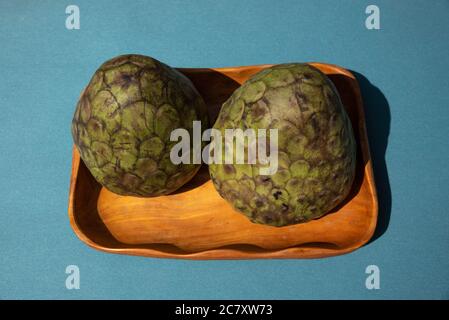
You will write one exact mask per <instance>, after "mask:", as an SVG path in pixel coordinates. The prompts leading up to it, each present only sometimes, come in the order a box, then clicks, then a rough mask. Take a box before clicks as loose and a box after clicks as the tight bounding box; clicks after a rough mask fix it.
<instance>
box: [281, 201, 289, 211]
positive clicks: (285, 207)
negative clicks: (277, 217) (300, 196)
mask: <svg viewBox="0 0 449 320" xmlns="http://www.w3.org/2000/svg"><path fill="white" fill-rule="evenodd" d="M287 210H288V205H286V204H285V203H283V204H282V211H283V212H285V211H287Z"/></svg>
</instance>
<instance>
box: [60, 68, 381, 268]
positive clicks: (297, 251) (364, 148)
mask: <svg viewBox="0 0 449 320" xmlns="http://www.w3.org/2000/svg"><path fill="white" fill-rule="evenodd" d="M307 63H308V64H310V65H312V66H315V67H317V66H319V67H320V68H322V69H327V70H328V71H332V72H333V73H335V74H343V75H345V76H347V77H348V78H351V79H352V85H353V89H354V90H355V92H356V100H357V110H358V113H359V122H358V124H357V126H358V127H357V130H359V134H360V147H361V153H362V157H363V159H364V162H365V168H364V177H365V178H366V179H367V182H368V187H369V189H370V192H371V193H370V194H371V202H372V219H371V221H370V224H369V226H368V228H367V229H366V232H365V234H364V235H363V237H361V238H360V239H359V241H357V242H356V243H354V244H353V245H351V246H349V247H346V248H341V249H340V248H338V249H333V248H317V247H310V246H309V247H308V246H307V245H304V246H294V247H289V248H285V249H280V250H263V251H261V252H248V251H244V250H239V249H236V248H227V247H223V248H215V249H209V250H204V251H198V252H186V253H182V254H177V253H171V252H164V251H159V250H156V249H152V248H137V247H133V245H130V244H124V246H127V247H122V248H117V247H108V246H104V245H101V244H98V243H96V242H95V241H93V240H92V239H90V238H89V237H88V236H87V235H86V234H85V233H84V232H83V230H82V229H81V228H80V227H79V226H78V224H77V222H76V218H75V210H74V202H75V187H76V182H77V179H78V169H79V166H80V156H79V153H78V151H77V149H76V147H75V146H74V145H73V147H72V149H73V151H72V171H71V176H70V191H69V205H68V215H69V220H70V226H71V228H72V230H73V231H74V233H75V234H76V236H77V237H78V238H79V239H80V240H81V241H82V242H84V243H85V244H87V245H88V246H89V247H91V248H94V249H96V250H99V251H103V252H109V253H116V254H124V255H131V256H144V257H152V258H175V259H188V260H242V259H314V258H325V257H332V256H338V255H343V254H346V253H350V252H352V251H354V250H356V249H358V248H360V247H362V246H363V245H365V244H366V243H367V242H368V241H369V240H370V239H371V237H372V236H373V234H374V231H375V228H376V224H377V218H378V198H377V189H376V186H375V181H374V173H373V167H372V160H371V155H370V150H369V143H368V134H367V129H366V125H365V111H364V108H363V101H362V96H361V92H360V87H359V85H358V82H357V79H356V78H355V76H354V75H353V74H352V73H351V72H350V71H348V70H347V69H345V68H343V67H340V66H337V65H334V64H328V63H322V62H307ZM270 66H273V64H261V65H250V66H239V67H223V68H176V69H177V70H180V71H188V72H191V73H192V72H193V73H194V72H198V73H199V72H204V71H206V70H214V71H218V72H220V73H228V72H233V71H235V70H236V69H238V70H239V72H240V74H242V72H246V73H248V74H252V73H254V70H259V69H260V68H266V67H270ZM228 76H229V75H228ZM231 78H232V77H231Z"/></svg>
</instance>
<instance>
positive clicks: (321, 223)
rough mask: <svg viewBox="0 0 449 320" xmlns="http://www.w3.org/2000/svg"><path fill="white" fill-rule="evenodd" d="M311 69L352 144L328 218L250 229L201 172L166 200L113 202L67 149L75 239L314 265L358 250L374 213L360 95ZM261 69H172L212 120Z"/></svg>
mask: <svg viewBox="0 0 449 320" xmlns="http://www.w3.org/2000/svg"><path fill="white" fill-rule="evenodd" d="M311 64H312V65H314V66H316V67H318V68H319V69H321V70H322V71H323V72H324V73H326V74H327V75H328V76H329V77H330V79H331V80H332V81H333V82H334V84H335V85H336V87H337V90H338V91H339V93H340V96H341V98H342V101H343V103H344V105H345V107H346V108H347V111H348V114H349V116H350V118H351V122H352V124H353V127H354V131H355V135H356V140H357V145H358V150H357V169H356V170H357V174H356V179H355V182H354V185H353V188H352V191H351V193H350V195H349V196H348V198H347V199H346V200H345V202H344V203H343V204H342V205H340V206H339V207H338V208H336V209H335V210H334V211H333V212H331V213H329V214H327V215H326V216H324V217H322V218H320V219H317V220H313V221H310V222H308V223H303V224H297V225H291V226H286V227H281V228H279V227H271V226H265V225H259V224H254V223H251V222H250V221H249V220H248V219H247V218H246V217H245V216H244V215H242V214H240V213H238V212H236V211H234V209H232V207H231V206H230V205H229V204H228V203H227V202H226V201H225V200H223V199H222V198H221V197H220V196H219V195H218V193H217V192H216V190H215V188H214V187H213V184H212V182H211V181H210V179H209V175H208V171H207V168H206V167H205V166H204V167H203V168H202V169H201V170H200V172H199V173H198V174H197V175H196V176H195V178H194V179H192V181H190V182H189V183H188V184H186V185H185V186H184V187H183V188H181V189H180V190H179V191H177V192H175V193H174V194H171V195H168V196H161V197H155V198H138V197H127V196H119V195H116V194H114V193H112V192H109V191H108V190H107V189H105V188H102V187H101V186H100V185H99V184H98V183H97V182H96V181H95V180H94V179H93V177H92V176H91V175H90V173H89V171H88V170H87V168H86V167H85V166H84V164H83V162H82V161H80V158H79V154H78V152H77V151H76V149H75V148H74V152H73V166H72V177H71V184H70V199H69V216H70V222H71V225H72V228H73V229H74V231H75V233H76V234H77V235H78V236H79V238H80V239H81V240H82V241H84V242H86V243H87V244H88V245H90V246H92V247H94V248H96V249H99V250H103V251H107V252H114V253H123V254H131V255H142V256H150V257H169V258H188V259H254V258H318V257H326V256H333V255H338V254H343V253H347V252H350V251H352V250H355V249H357V248H358V247H360V246H362V245H363V244H365V243H366V242H367V241H368V240H369V239H370V238H371V236H372V234H373V232H374V229H375V225H376V220H377V210H378V207H377V196H376V189H375V185H374V179H373V173H372V166H371V159H370V154H369V148H368V141H367V134H366V128H365V120H364V112H363V106H362V99H361V96H360V90H359V88H358V84H357V81H356V80H355V78H354V76H353V75H352V74H351V73H350V72H348V71H347V70H345V69H343V68H340V67H338V66H334V65H329V64H322V63H311ZM268 66H269V65H262V66H250V67H236V68H220V69H179V70H180V71H181V72H183V73H184V74H185V75H186V76H187V77H189V78H190V79H191V80H192V82H193V83H194V84H195V86H196V87H197V89H198V90H199V91H200V93H201V94H202V95H203V97H204V99H205V101H206V104H207V105H208V107H209V115H210V117H211V119H212V120H214V119H215V117H216V115H217V114H218V111H219V108H220V106H221V104H222V103H223V102H224V101H225V100H226V99H227V98H228V97H229V96H230V95H231V94H232V92H233V91H234V90H235V89H236V88H237V87H238V86H239V85H240V84H241V83H243V82H244V81H245V80H246V79H247V78H248V77H249V76H251V75H252V74H254V73H256V72H258V71H260V70H262V69H264V68H266V67H268Z"/></svg>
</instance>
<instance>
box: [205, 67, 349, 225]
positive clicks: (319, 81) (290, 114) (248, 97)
mask: <svg viewBox="0 0 449 320" xmlns="http://www.w3.org/2000/svg"><path fill="white" fill-rule="evenodd" d="M214 128H215V129H218V130H220V131H221V134H222V136H223V137H224V129H237V128H240V129H242V130H243V131H244V130H246V129H248V128H252V129H267V132H268V131H269V130H268V129H278V170H277V172H276V173H275V174H273V175H260V173H259V168H260V167H266V165H265V166H263V165H261V164H259V162H258V161H257V162H256V164H233V165H231V164H214V163H212V164H210V165H209V171H210V175H211V179H212V181H213V184H214V186H215V188H216V189H217V191H218V192H219V193H220V195H221V196H222V197H223V198H224V199H226V200H227V201H228V202H229V203H230V204H232V206H233V207H234V208H235V209H236V210H237V211H240V212H241V213H243V214H245V215H246V216H247V217H248V218H249V219H250V220H251V221H252V222H255V223H261V224H267V225H272V226H285V225H291V224H296V223H302V222H307V221H309V220H312V219H316V218H319V217H321V216H323V215H324V214H326V213H327V212H329V211H330V210H331V209H333V208H334V207H335V206H337V205H338V204H340V203H341V202H342V201H343V200H344V199H345V198H346V197H347V195H348V193H349V192H350V189H351V186H352V183H353V180H354V176H355V165H356V143H355V138H354V133H353V129H352V126H351V122H350V120H349V118H348V115H347V114H346V111H345V109H344V107H343V105H342V102H341V100H340V97H339V95H338V92H337V90H336V89H335V87H334V85H333V83H332V82H331V81H330V80H329V78H328V77H327V76H326V75H325V74H323V73H322V72H321V71H320V70H318V69H316V68H315V67H313V66H310V65H308V64H300V63H291V64H281V65H276V66H273V67H270V68H268V69H265V70H263V71H261V72H259V73H257V74H255V75H254V76H252V77H251V78H250V79H248V80H247V81H246V82H245V83H244V84H243V85H242V86H241V87H240V88H239V89H237V90H236V91H235V92H234V93H233V94H232V96H231V97H230V98H229V99H228V100H227V101H226V102H225V103H224V104H223V106H222V109H221V111H220V113H219V115H218V118H217V121H216V122H215V125H214ZM267 140H268V139H267ZM223 145H224V140H223ZM244 147H245V150H247V147H248V143H247V141H246V140H245V144H244ZM267 149H268V147H267ZM234 150H235V146H234ZM245 152H247V151H245ZM234 154H235V152H234ZM246 163H247V162H246Z"/></svg>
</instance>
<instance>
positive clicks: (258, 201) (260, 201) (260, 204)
mask: <svg viewBox="0 0 449 320" xmlns="http://www.w3.org/2000/svg"><path fill="white" fill-rule="evenodd" d="M256 206H257V207H261V206H263V201H262V200H260V199H257V200H256Z"/></svg>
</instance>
